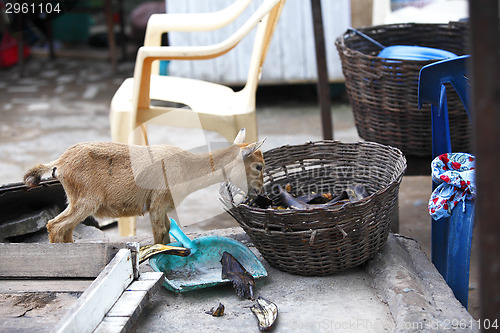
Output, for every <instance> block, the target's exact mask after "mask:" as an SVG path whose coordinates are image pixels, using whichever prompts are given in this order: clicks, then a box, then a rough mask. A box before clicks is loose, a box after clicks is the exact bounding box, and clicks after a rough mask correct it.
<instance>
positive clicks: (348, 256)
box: [229, 141, 406, 276]
mask: <svg viewBox="0 0 500 333" xmlns="http://www.w3.org/2000/svg"><path fill="white" fill-rule="evenodd" d="M264 158H265V161H266V167H265V171H264V174H265V176H264V183H265V184H264V186H265V188H266V192H267V193H268V194H269V196H270V198H271V199H273V201H279V199H278V198H277V197H278V194H277V193H276V191H275V189H276V186H277V185H278V184H279V185H282V186H284V185H286V184H291V185H292V194H294V195H302V194H306V193H310V192H316V193H327V192H330V193H340V192H341V191H343V190H345V188H346V187H348V186H352V185H355V184H362V185H364V186H365V188H366V189H367V191H368V193H369V194H370V195H369V196H368V197H366V198H364V199H362V200H360V201H357V202H354V203H348V204H345V205H343V206H342V207H338V208H335V209H333V208H332V209H322V208H315V209H311V210H278V209H270V208H269V209H262V208H257V207H253V206H249V205H247V204H240V205H236V206H233V208H232V209H231V210H229V213H230V214H231V215H232V216H233V217H234V218H235V219H236V220H237V221H238V223H239V224H240V225H241V227H242V228H243V229H244V230H245V232H246V233H247V234H248V235H249V236H250V239H251V240H252V242H253V243H254V244H255V246H256V247H257V249H258V250H259V251H260V253H261V254H262V256H263V257H264V259H265V260H266V261H268V262H269V264H271V265H272V266H274V267H276V268H278V269H280V270H282V271H285V272H289V273H293V274H300V275H315V276H322V275H328V274H332V273H334V272H340V271H343V270H345V269H348V268H351V267H354V266H357V265H360V264H362V263H364V262H365V261H366V260H368V259H369V258H370V257H372V256H373V255H375V254H376V253H377V251H379V250H380V248H381V247H382V246H383V245H384V244H385V242H386V241H387V236H388V233H389V229H390V224H391V219H392V217H393V213H394V209H395V208H396V207H397V205H396V202H397V196H398V191H399V185H400V183H401V179H402V177H403V174H404V172H405V169H406V159H405V157H404V156H403V154H402V153H401V151H399V150H398V149H396V148H392V147H388V146H384V145H381V144H378V143H374V142H358V143H341V142H338V141H318V142H310V143H306V144H303V145H296V146H283V147H280V148H275V149H272V150H270V151H268V152H266V153H264Z"/></svg>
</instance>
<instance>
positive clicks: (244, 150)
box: [241, 138, 266, 157]
mask: <svg viewBox="0 0 500 333" xmlns="http://www.w3.org/2000/svg"><path fill="white" fill-rule="evenodd" d="M264 141H266V138H264V139H262V140H260V141H257V142H254V143H251V144H249V145H246V146H245V147H242V148H241V154H242V155H243V157H247V156H248V155H250V154H252V153H253V152H255V151H256V150H258V149H259V148H260V147H261V146H262V144H263V143H264Z"/></svg>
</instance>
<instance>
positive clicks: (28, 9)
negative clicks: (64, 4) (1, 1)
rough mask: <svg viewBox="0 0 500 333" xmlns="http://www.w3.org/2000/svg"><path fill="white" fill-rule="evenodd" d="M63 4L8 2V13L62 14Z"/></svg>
mask: <svg viewBox="0 0 500 333" xmlns="http://www.w3.org/2000/svg"><path fill="white" fill-rule="evenodd" d="M61 11H62V10H61V4H60V3H59V2H45V1H41V2H38V1H33V2H21V1H19V2H17V1H15V2H6V3H5V13H6V14H53V13H55V14H60V13H61Z"/></svg>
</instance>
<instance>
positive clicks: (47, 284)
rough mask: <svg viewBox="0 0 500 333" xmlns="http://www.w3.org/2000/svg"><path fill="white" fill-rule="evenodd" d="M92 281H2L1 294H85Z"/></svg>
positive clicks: (0, 285)
mask: <svg viewBox="0 0 500 333" xmlns="http://www.w3.org/2000/svg"><path fill="white" fill-rule="evenodd" d="M92 281H93V280H90V279H71V280H62V279H50V280H48V279H43V280H24V279H23V280H20V279H16V280H0V294H11V293H31V292H33V293H35V292H55V293H83V292H84V291H85V289H87V288H88V287H89V286H90V284H91V283H92Z"/></svg>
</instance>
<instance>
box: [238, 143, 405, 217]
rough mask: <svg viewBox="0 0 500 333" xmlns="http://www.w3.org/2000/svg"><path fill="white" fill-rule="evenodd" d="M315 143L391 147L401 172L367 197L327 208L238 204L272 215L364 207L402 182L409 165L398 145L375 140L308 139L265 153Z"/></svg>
mask: <svg viewBox="0 0 500 333" xmlns="http://www.w3.org/2000/svg"><path fill="white" fill-rule="evenodd" d="M314 144H341V145H356V146H363V145H372V146H378V147H379V148H384V149H389V150H392V151H393V152H395V153H396V154H398V155H399V158H400V159H401V161H402V162H403V167H402V168H401V170H400V172H399V174H398V175H397V176H396V177H394V179H393V180H392V181H391V182H390V183H388V184H387V185H386V186H385V187H383V188H381V189H378V190H376V191H375V192H373V193H371V194H370V195H369V196H367V197H366V198H363V199H361V200H358V201H356V202H347V203H345V204H343V205H342V206H340V207H334V208H326V209H325V208H324V207H313V208H311V209H304V210H299V211H297V210H295V209H268V208H260V207H255V206H250V205H248V204H246V203H242V204H239V205H238V206H239V207H240V208H246V209H249V210H252V211H256V212H266V213H268V214H272V215H288V214H293V215H296V214H297V213H300V212H301V211H302V212H318V211H325V210H327V211H329V212H343V211H345V210H351V209H354V208H357V207H362V206H364V205H368V204H370V202H371V200H372V199H373V198H374V197H375V196H381V195H383V194H384V193H385V192H387V191H389V189H390V188H391V187H392V186H394V185H397V184H400V183H401V180H402V178H403V176H404V174H405V172H406V169H407V167H408V165H407V161H406V157H405V155H404V154H403V153H402V152H401V150H400V149H398V148H396V147H392V146H389V145H384V144H381V143H378V142H373V141H357V142H342V141H340V140H318V141H308V142H306V143H303V144H297V145H289V144H287V145H283V146H280V147H276V148H273V149H271V150H268V151H267V152H265V153H264V155H265V154H269V153H272V152H274V151H278V150H280V149H283V148H284V147H300V146H303V147H307V146H310V145H314Z"/></svg>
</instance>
